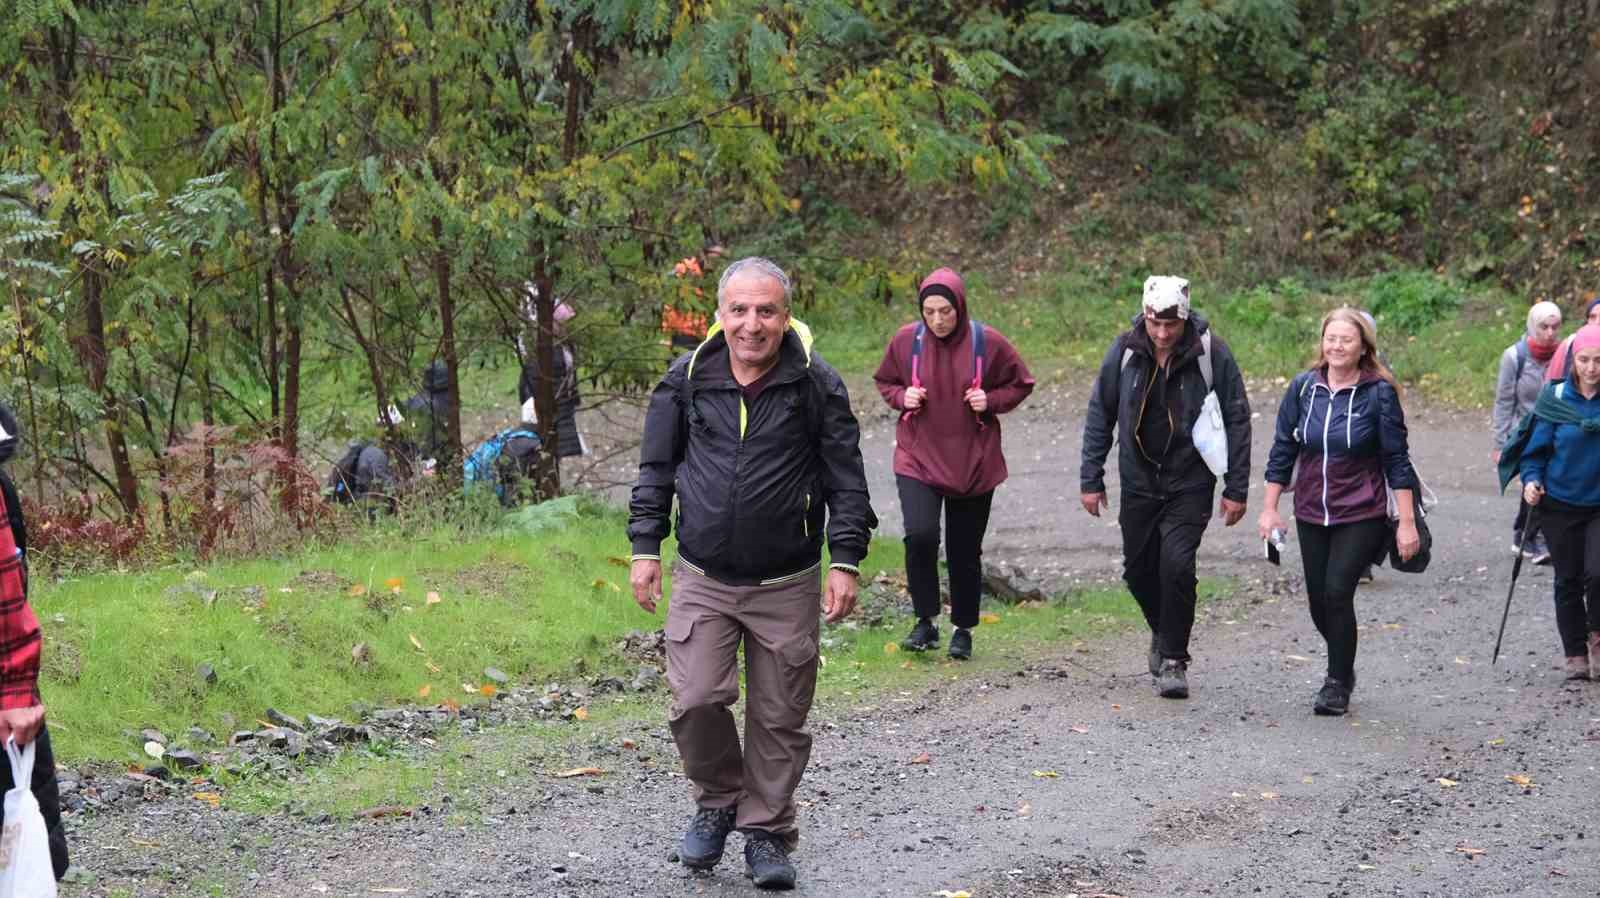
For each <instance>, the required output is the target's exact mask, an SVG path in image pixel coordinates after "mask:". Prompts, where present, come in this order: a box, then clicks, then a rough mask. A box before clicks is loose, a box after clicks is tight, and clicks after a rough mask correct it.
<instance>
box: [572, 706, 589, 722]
mask: <svg viewBox="0 0 1600 898" xmlns="http://www.w3.org/2000/svg"><path fill="white" fill-rule="evenodd" d="M572 716H573V717H575V718H577V719H578V720H588V719H589V709H588V708H573V709H572Z"/></svg>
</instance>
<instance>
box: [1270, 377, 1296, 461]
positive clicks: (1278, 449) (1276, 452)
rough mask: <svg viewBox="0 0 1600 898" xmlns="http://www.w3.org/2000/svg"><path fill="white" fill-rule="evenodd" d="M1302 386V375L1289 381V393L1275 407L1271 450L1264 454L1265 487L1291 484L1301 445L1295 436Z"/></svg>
mask: <svg viewBox="0 0 1600 898" xmlns="http://www.w3.org/2000/svg"><path fill="white" fill-rule="evenodd" d="M1304 385H1305V376H1304V375H1301V376H1299V377H1296V378H1295V379H1293V380H1291V381H1289V389H1287V390H1285V391H1284V393H1283V400H1282V401H1281V402H1279V403H1278V423H1277V424H1276V425H1275V426H1274V427H1273V430H1272V448H1271V449H1270V450H1268V451H1267V477H1266V480H1267V482H1268V483H1276V484H1279V485H1281V486H1288V485H1289V484H1290V483H1293V482H1294V466H1295V463H1296V462H1297V461H1299V460H1300V441H1299V440H1297V439H1295V433H1294V432H1295V428H1297V427H1299V426H1300V390H1301V388H1302V387H1304Z"/></svg>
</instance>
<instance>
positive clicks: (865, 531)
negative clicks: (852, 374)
mask: <svg viewBox="0 0 1600 898" xmlns="http://www.w3.org/2000/svg"><path fill="white" fill-rule="evenodd" d="M811 366H812V368H813V369H814V370H813V371H812V376H813V377H815V378H816V380H817V383H816V388H817V392H818V393H819V394H820V395H819V396H818V397H816V398H820V399H821V400H822V416H821V421H820V426H819V432H818V434H817V439H818V441H819V442H820V444H821V445H820V447H819V448H820V451H821V454H822V498H823V501H824V502H825V503H827V506H828V556H829V563H830V564H842V565H848V566H849V567H851V568H859V567H860V565H861V559H863V558H865V557H867V543H868V542H870V541H871V539H872V530H873V528H874V527H877V526H878V516H877V515H875V514H873V512H872V498H871V496H870V495H869V494H868V492H867V470H866V466H865V465H864V464H863V463H862V460H861V425H860V424H859V423H857V422H856V416H855V413H854V412H852V411H851V410H850V393H849V391H848V390H846V389H845V385H844V380H843V379H842V378H841V377H839V375H838V373H837V372H836V371H834V370H833V369H832V368H831V367H829V366H828V364H827V363H826V362H824V361H822V359H821V358H819V357H817V356H815V355H813V356H812V359H811Z"/></svg>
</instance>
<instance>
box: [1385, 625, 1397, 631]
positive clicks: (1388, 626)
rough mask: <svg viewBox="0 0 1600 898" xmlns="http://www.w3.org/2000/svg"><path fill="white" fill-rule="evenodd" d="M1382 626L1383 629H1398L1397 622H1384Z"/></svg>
mask: <svg viewBox="0 0 1600 898" xmlns="http://www.w3.org/2000/svg"><path fill="white" fill-rule="evenodd" d="M1383 628H1384V629H1385V630H1398V629H1400V625H1399V624H1384V625H1383Z"/></svg>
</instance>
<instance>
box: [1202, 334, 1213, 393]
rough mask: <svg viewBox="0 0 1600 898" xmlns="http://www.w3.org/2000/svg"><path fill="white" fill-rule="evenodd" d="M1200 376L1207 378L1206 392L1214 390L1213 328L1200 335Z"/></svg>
mask: <svg viewBox="0 0 1600 898" xmlns="http://www.w3.org/2000/svg"><path fill="white" fill-rule="evenodd" d="M1199 363H1200V376H1201V377H1203V378H1205V379H1206V392H1207V393H1209V392H1211V390H1212V380H1213V379H1214V377H1215V375H1214V373H1213V372H1212V370H1211V329H1210V328H1206V332H1205V333H1203V334H1201V335H1200V359H1199Z"/></svg>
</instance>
